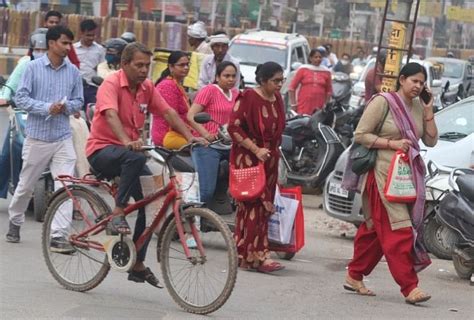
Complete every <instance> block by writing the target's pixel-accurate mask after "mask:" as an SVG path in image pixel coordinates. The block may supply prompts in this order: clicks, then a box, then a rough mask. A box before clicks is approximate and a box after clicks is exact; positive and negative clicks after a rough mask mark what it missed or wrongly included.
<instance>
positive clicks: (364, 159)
mask: <svg viewBox="0 0 474 320" xmlns="http://www.w3.org/2000/svg"><path fill="white" fill-rule="evenodd" d="M388 111H389V106H387V109H386V110H385V113H384V115H383V118H382V122H380V124H379V125H378V127H377V130H376V132H375V134H376V135H379V133H380V130H382V126H383V124H384V122H385V119H386V118H387V115H388ZM350 159H351V161H352V166H351V169H352V172H354V173H355V174H357V175H359V176H360V175H362V174H364V173H366V172H368V171H369V170H370V169H372V168H373V167H375V160H376V159H377V149H373V148H367V147H365V146H363V145H361V144H358V143H354V145H353V146H352V153H351V157H350Z"/></svg>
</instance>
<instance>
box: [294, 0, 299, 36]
mask: <svg viewBox="0 0 474 320" xmlns="http://www.w3.org/2000/svg"><path fill="white" fill-rule="evenodd" d="M299 6H300V0H296V17H295V22H293V33H296V24H297V23H298V7H299Z"/></svg>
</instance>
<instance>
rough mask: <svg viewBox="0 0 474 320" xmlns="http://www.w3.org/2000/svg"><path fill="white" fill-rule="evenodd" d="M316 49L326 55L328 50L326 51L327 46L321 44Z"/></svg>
mask: <svg viewBox="0 0 474 320" xmlns="http://www.w3.org/2000/svg"><path fill="white" fill-rule="evenodd" d="M316 50H318V51H319V53H321V55H322V56H325V55H326V53H327V51H326V48H325V47H324V46H319V47H317V48H316Z"/></svg>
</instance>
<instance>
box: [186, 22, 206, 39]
mask: <svg viewBox="0 0 474 320" xmlns="http://www.w3.org/2000/svg"><path fill="white" fill-rule="evenodd" d="M188 36H190V37H191V38H196V39H205V38H207V31H206V25H205V24H204V22H202V21H198V22H196V23H193V24H191V25H189V26H188Z"/></svg>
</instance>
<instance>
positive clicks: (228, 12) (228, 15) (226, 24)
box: [225, 0, 232, 28]
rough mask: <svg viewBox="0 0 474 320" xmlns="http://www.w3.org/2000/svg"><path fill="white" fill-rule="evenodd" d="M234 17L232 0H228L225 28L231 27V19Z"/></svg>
mask: <svg viewBox="0 0 474 320" xmlns="http://www.w3.org/2000/svg"><path fill="white" fill-rule="evenodd" d="M231 15H232V0H227V4H226V10H225V27H226V28H228V27H229V26H230V18H231Z"/></svg>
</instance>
